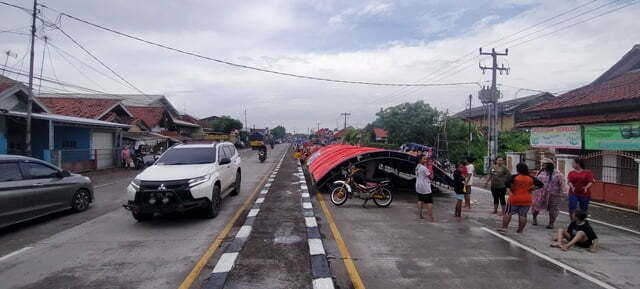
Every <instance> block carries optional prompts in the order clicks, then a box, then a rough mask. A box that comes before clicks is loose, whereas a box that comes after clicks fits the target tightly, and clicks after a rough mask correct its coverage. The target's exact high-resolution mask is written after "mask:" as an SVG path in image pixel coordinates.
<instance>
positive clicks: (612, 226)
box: [560, 211, 640, 235]
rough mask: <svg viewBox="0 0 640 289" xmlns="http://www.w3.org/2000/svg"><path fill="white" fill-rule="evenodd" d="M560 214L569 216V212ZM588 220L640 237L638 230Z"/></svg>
mask: <svg viewBox="0 0 640 289" xmlns="http://www.w3.org/2000/svg"><path fill="white" fill-rule="evenodd" d="M560 213H563V214H565V215H569V213H567V212H563V211H560ZM588 220H589V222H593V223H596V224H601V225H605V226H609V227H611V228H616V229H619V230H623V231H627V232H629V233H634V234H638V235H640V232H638V231H636V230H632V229H629V228H627V227H623V226H618V225H614V224H609V223H607V222H604V221H599V220H596V219H592V218H588Z"/></svg>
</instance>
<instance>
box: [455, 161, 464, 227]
mask: <svg viewBox="0 0 640 289" xmlns="http://www.w3.org/2000/svg"><path fill="white" fill-rule="evenodd" d="M464 170H465V167H464V163H462V162H461V163H459V164H458V167H457V168H456V170H455V171H454V172H453V182H454V187H453V189H454V191H455V192H456V199H457V201H456V208H455V212H454V215H455V216H456V217H457V218H462V201H463V200H464V194H465V191H466V186H465V182H466V178H465V176H464V174H465V172H464Z"/></svg>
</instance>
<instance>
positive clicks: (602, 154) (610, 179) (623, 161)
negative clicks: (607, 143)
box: [578, 151, 640, 209]
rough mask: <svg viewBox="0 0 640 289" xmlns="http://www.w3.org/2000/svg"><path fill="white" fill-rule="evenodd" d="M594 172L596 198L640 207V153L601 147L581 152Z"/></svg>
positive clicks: (593, 190)
mask: <svg viewBox="0 0 640 289" xmlns="http://www.w3.org/2000/svg"><path fill="white" fill-rule="evenodd" d="M578 158H580V159H582V160H583V161H584V162H585V166H586V168H587V169H589V170H591V171H592V172H593V175H594V177H595V178H596V183H595V184H594V185H593V187H592V188H591V197H592V198H593V199H594V200H596V201H603V202H608V203H613V204H616V205H619V206H623V207H628V208H634V209H640V204H639V202H640V192H639V190H638V169H639V168H638V162H637V160H638V159H640V155H638V154H633V153H626V152H619V151H599V152H593V153H585V154H581V155H579V156H578Z"/></svg>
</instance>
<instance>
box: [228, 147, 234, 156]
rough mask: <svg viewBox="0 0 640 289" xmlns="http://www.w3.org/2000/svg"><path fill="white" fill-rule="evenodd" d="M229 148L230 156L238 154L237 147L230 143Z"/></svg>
mask: <svg viewBox="0 0 640 289" xmlns="http://www.w3.org/2000/svg"><path fill="white" fill-rule="evenodd" d="M227 149H228V150H229V157H233V156H234V155H236V148H235V147H234V146H232V145H228V146H227Z"/></svg>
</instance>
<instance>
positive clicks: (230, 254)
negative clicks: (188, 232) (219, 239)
mask: <svg viewBox="0 0 640 289" xmlns="http://www.w3.org/2000/svg"><path fill="white" fill-rule="evenodd" d="M286 156H287V152H286V151H285V153H284V155H283V156H282V157H281V158H280V160H279V161H278V164H277V165H276V167H275V169H274V170H273V172H272V173H271V175H270V176H269V180H268V181H267V183H266V184H265V185H264V186H263V187H262V190H261V191H260V194H259V195H258V198H257V199H256V200H255V201H254V203H253V206H251V209H250V210H249V212H248V213H247V216H246V219H245V221H244V224H242V226H240V229H239V230H238V232H237V233H236V235H235V237H234V238H233V241H232V242H231V244H230V245H229V246H228V247H227V248H226V249H225V250H224V253H222V255H220V259H218V262H217V263H216V265H215V267H214V268H213V271H211V273H210V274H209V277H208V278H207V279H206V280H205V281H204V284H203V286H202V288H203V289H222V288H223V287H224V284H225V282H226V281H227V276H228V275H229V272H231V270H232V269H233V266H234V265H235V263H236V260H237V259H238V255H239V254H240V251H241V250H242V247H244V244H245V243H246V242H247V240H248V239H249V235H251V231H252V229H253V222H254V221H255V219H256V217H257V216H258V214H259V213H260V206H261V205H262V203H263V202H264V198H265V197H266V196H267V194H268V193H269V188H270V187H271V183H272V182H273V181H274V179H275V177H276V175H277V174H278V171H279V170H280V165H281V164H282V161H283V160H284V158H285V157H286ZM320 288H323V287H320ZM331 288H333V287H331Z"/></svg>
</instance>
